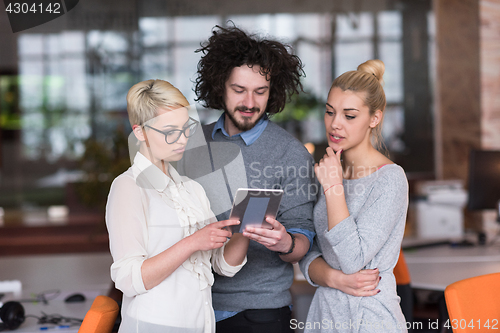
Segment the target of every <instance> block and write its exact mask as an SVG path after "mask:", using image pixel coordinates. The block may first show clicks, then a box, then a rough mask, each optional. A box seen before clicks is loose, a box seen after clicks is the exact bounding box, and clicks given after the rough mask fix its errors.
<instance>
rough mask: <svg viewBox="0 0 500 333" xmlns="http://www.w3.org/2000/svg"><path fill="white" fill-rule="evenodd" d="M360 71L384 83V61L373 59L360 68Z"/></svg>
mask: <svg viewBox="0 0 500 333" xmlns="http://www.w3.org/2000/svg"><path fill="white" fill-rule="evenodd" d="M358 71H360V72H365V73H369V74H372V75H373V76H375V77H376V78H377V80H378V82H380V84H382V83H383V82H384V73H385V65H384V62H383V61H382V60H379V59H372V60H368V61H365V62H364V63H362V64H361V65H359V66H358Z"/></svg>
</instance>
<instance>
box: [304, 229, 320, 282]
mask: <svg viewBox="0 0 500 333" xmlns="http://www.w3.org/2000/svg"><path fill="white" fill-rule="evenodd" d="M320 256H321V250H320V249H319V246H318V242H317V239H316V237H314V242H313V244H312V248H311V250H310V251H309V252H308V253H307V254H306V255H305V256H304V258H302V260H301V261H299V267H300V271H301V272H302V274H303V275H304V277H305V278H306V280H307V282H309V284H310V285H312V286H313V287H319V285H318V284H316V283H314V282H313V281H312V280H311V277H310V276H309V265H311V263H312V262H313V260H314V259H316V258H318V257H320Z"/></svg>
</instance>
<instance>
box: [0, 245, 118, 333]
mask: <svg viewBox="0 0 500 333" xmlns="http://www.w3.org/2000/svg"><path fill="white" fill-rule="evenodd" d="M112 262H113V261H112V258H111V255H110V254H109V253H84V254H54V255H30V256H12V257H0V281H4V280H20V281H21V283H22V287H23V298H32V293H34V294H38V293H42V292H44V291H48V290H59V291H60V294H59V296H58V297H57V298H56V299H54V300H50V301H49V303H48V305H44V304H43V303H38V304H34V303H29V302H28V303H26V302H23V303H22V305H23V307H24V308H25V313H26V315H35V316H37V317H40V316H41V315H42V311H43V312H45V313H46V314H48V315H49V314H54V313H57V314H60V315H62V316H64V317H72V318H79V319H83V317H84V316H85V314H86V313H87V311H88V310H89V309H90V306H91V305H92V301H93V299H94V298H95V297H96V296H97V295H100V294H101V295H105V294H107V293H108V290H109V288H110V287H111V285H112V281H111V278H110V271H109V269H110V266H111V264H112ZM75 292H78V293H83V294H85V295H86V296H87V300H86V301H85V302H81V303H64V298H65V297H66V296H68V295H69V294H71V293H75ZM6 300H8V299H6ZM6 300H2V301H6ZM36 323H37V319H36V318H30V317H28V318H26V321H25V322H24V323H23V324H22V325H21V326H20V327H19V328H18V330H16V331H15V332H23V333H26V332H40V327H41V326H48V325H37V324H36ZM58 331H61V332H65V333H70V332H77V331H78V325H77V326H73V327H71V328H69V329H64V330H62V329H61V330H58Z"/></svg>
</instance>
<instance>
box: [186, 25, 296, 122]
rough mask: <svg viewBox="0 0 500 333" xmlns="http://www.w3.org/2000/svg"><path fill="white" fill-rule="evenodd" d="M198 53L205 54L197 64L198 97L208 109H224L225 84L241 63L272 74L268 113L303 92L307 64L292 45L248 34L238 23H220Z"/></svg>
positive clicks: (279, 109) (278, 110)
mask: <svg viewBox="0 0 500 333" xmlns="http://www.w3.org/2000/svg"><path fill="white" fill-rule="evenodd" d="M289 50H290V52H289ZM196 52H202V53H203V56H202V57H201V60H200V61H199V63H198V77H197V78H196V80H195V84H196V86H195V89H194V91H195V93H196V95H197V96H198V98H197V99H196V100H197V101H201V102H202V105H203V106H204V107H206V108H212V109H218V110H224V109H225V103H224V93H225V83H226V81H227V80H228V79H229V76H230V74H231V71H232V69H233V68H234V67H239V66H242V65H248V66H250V67H251V66H253V65H258V66H260V68H261V70H260V73H261V74H262V75H269V76H270V90H269V100H268V103H267V108H266V112H267V113H268V114H269V115H272V114H276V113H279V112H281V111H282V110H283V108H284V107H285V104H286V102H287V101H289V99H290V97H291V95H293V94H295V93H299V90H300V91H303V88H302V84H301V82H300V77H301V76H305V73H304V70H303V67H304V66H303V64H302V62H301V61H300V59H299V57H297V56H296V55H294V54H292V52H291V47H290V46H289V45H284V44H282V43H280V42H278V41H274V40H269V39H261V38H259V37H257V36H255V35H249V34H247V33H246V32H244V31H243V30H241V29H239V28H237V27H235V26H232V27H227V28H223V27H221V26H218V25H217V26H215V27H214V29H213V30H212V36H211V37H210V38H209V39H208V41H207V42H205V43H202V44H201V48H199V49H198V50H196Z"/></svg>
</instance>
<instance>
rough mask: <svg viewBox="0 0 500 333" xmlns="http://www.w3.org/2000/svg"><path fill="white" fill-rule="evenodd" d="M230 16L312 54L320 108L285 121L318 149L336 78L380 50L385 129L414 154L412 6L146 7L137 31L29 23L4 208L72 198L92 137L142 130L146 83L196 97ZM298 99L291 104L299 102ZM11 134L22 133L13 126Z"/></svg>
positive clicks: (309, 86) (109, 140)
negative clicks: (409, 87)
mask: <svg viewBox="0 0 500 333" xmlns="http://www.w3.org/2000/svg"><path fill="white" fill-rule="evenodd" d="M429 17H432V16H429ZM229 20H230V21H232V22H234V24H235V25H236V26H238V27H240V28H243V29H245V30H247V31H250V32H253V33H257V34H260V35H266V36H270V37H271V38H277V39H279V40H281V41H283V42H285V43H288V44H290V45H291V46H292V47H293V49H294V51H295V52H296V54H297V55H298V56H299V57H300V58H301V60H302V61H303V63H304V65H305V67H304V69H305V72H306V77H304V78H303V84H304V87H305V93H304V94H303V95H302V96H301V97H300V98H305V99H307V101H308V103H310V104H307V105H309V107H308V109H307V110H306V112H294V110H292V111H290V110H289V109H287V113H284V115H282V116H281V118H280V117H279V116H278V117H276V119H275V120H276V121H279V122H280V125H282V126H284V127H285V128H286V129H287V130H290V131H291V132H292V134H294V135H296V136H297V137H298V138H299V139H300V140H302V141H303V142H304V143H306V142H311V143H313V144H315V145H316V146H317V147H321V145H324V144H325V142H326V140H325V135H324V126H323V112H324V103H325V101H326V96H327V93H328V90H329V88H330V84H331V82H332V80H333V79H334V78H335V77H336V76H337V75H339V74H341V73H343V72H345V71H348V70H354V69H356V67H357V66H358V65H359V64H360V63H362V62H364V61H366V60H368V59H373V58H379V59H381V60H383V61H384V63H385V65H386V72H385V75H384V80H385V91H386V95H387V101H388V106H387V112H386V115H385V123H384V132H383V135H384V137H385V139H386V145H387V147H388V149H389V151H390V152H391V153H395V154H396V158H398V156H404V152H405V151H407V149H408V146H407V142H405V140H404V137H403V136H404V133H405V131H407V126H408V125H407V123H405V118H406V112H407V110H406V109H405V69H404V63H405V62H404V54H405V53H404V49H405V47H406V46H405V45H406V44H405V39H404V38H403V36H404V26H405V25H404V15H403V13H402V12H401V11H398V10H395V9H388V10H385V11H373V12H370V11H366V12H356V13H350V12H340V13H331V12H330V13H328V12H325V13H294V14H289V13H281V14H266V13H264V14H253V15H241V14H237V15H236V14H235V15H224V16H221V15H208V16H174V17H173V16H161V15H157V16H144V17H138V23H137V29H136V30H135V31H131V30H130V29H129V30H127V31H118V30H103V29H96V30H91V29H90V30H89V29H87V30H75V29H72V30H66V29H65V28H64V27H61V30H60V31H59V32H54V31H51V32H50V33H43V32H36V33H33V32H30V30H27V31H25V32H22V33H20V34H19V35H18V37H17V45H18V49H17V58H18V68H17V69H16V70H14V72H17V75H9V77H10V78H11V79H12V78H14V79H12V80H11V81H9V82H15V85H16V87H17V88H16V89H17V91H18V95H17V96H18V97H17V98H18V101H17V106H16V107H17V108H18V109H19V112H18V114H19V119H20V121H19V122H18V123H16V124H17V125H16V126H17V127H16V126H14V128H12V126H11V127H9V128H7V127H6V126H2V132H3V133H2V137H4V138H6V139H4V140H3V141H2V143H1V145H2V161H3V166H2V169H1V176H2V177H1V178H0V189H1V190H2V192H3V193H10V194H12V195H10V194H9V195H0V207H7V208H9V207H11V208H20V207H26V206H27V205H28V206H30V205H31V206H37V205H45V204H64V203H65V200H66V197H65V194H64V193H65V192H64V191H65V189H64V188H65V186H66V183H67V182H70V181H76V180H78V179H80V180H81V179H85V170H83V171H84V172H82V164H81V163H80V162H81V161H80V159H81V158H82V156H85V155H84V154H85V153H86V151H87V149H88V142H89V139H91V140H94V141H95V142H97V143H100V144H101V145H102V146H103V147H105V148H106V149H110V152H112V151H113V145H116V144H117V142H118V141H117V140H116V138H117V133H118V132H120V133H124V134H125V135H126V134H128V133H129V132H130V125H129V124H128V118H127V113H126V100H125V96H126V94H127V91H128V89H129V88H130V87H131V86H132V85H133V84H135V83H137V82H138V81H141V80H146V79H151V78H159V79H165V80H168V81H170V82H172V83H173V84H174V85H175V86H177V87H178V88H179V89H180V90H181V91H182V92H183V93H184V94H185V95H186V97H187V98H188V100H189V101H190V102H192V103H194V101H195V98H196V96H195V94H194V92H193V81H194V79H195V75H196V66H197V63H198V61H199V59H200V56H201V55H200V54H199V53H195V50H196V49H197V48H199V47H200V43H201V42H203V41H204V40H206V39H207V38H208V37H209V36H210V33H211V29H212V28H213V27H214V26H215V25H217V24H219V25H224V24H226V22H228V21H229ZM429 27H432V24H430V25H429ZM424 28H425V29H426V28H427V27H424ZM429 29H430V28H429ZM428 61H432V57H429V59H428ZM1 78H2V76H1V73H0V79H1ZM4 78H6V76H4ZM1 82H6V81H5V80H3V81H1V80H0V83H1ZM1 89H3V91H2V90H1ZM5 89H7V85H6V84H3V85H0V94H2V96H4V95H5V93H6V91H5ZM429 91H430V90H429ZM311 101H312V102H311ZM291 105H292V106H290V107H289V108H293V107H294V106H293V105H295V104H293V103H292V104H291ZM4 109H5V107H4ZM198 111H199V116H200V119H201V121H202V122H203V123H207V122H212V121H214V120H216V119H217V117H218V116H219V115H220V112H217V111H209V110H203V108H202V107H198ZM295 111H296V110H295ZM299 111H300V110H299ZM3 112H4V114H5V110H4V111H3ZM11 132H12V133H15V135H7V134H6V133H11ZM6 154H7V155H8V154H10V155H11V156H12V154H14V155H15V158H12V159H10V161H9V163H14V164H16V165H19V166H20V165H23V166H24V165H28V166H26V167H17V168H16V167H15V166H14V167H12V166H11V165H9V166H8V167H5V161H6ZM110 154H111V153H110ZM7 157H8V156H7ZM30 166H31V167H30ZM417 171H418V170H417ZM426 171H427V170H426ZM102 172H105V170H104V171H102ZM105 178H106V177H103V179H105ZM47 187H50V188H51V191H53V190H55V191H59V194H58V195H54V196H53V197H52V198H53V199H48V197H47V196H45V195H43V194H42V195H41V196H42V197H43V198H44V200H37V199H33V198H34V197H33V196H30V195H28V194H27V193H29V192H33V189H34V191H35V192H36V191H39V190H40V189H41V188H47ZM51 193H53V192H51ZM12 198H15V199H12Z"/></svg>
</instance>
